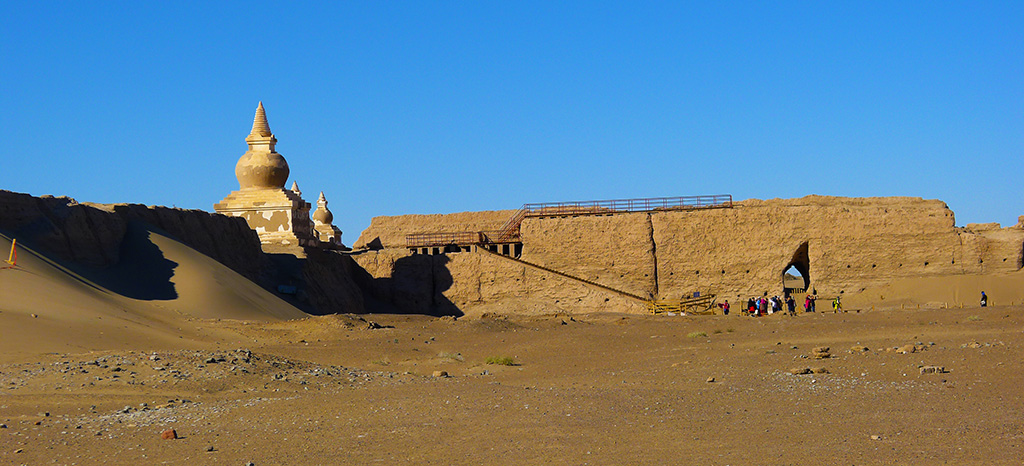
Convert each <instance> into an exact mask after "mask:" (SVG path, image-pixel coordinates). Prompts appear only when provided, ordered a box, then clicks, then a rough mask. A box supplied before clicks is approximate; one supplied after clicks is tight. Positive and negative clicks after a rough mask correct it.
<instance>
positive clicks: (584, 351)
mask: <svg viewBox="0 0 1024 466" xmlns="http://www.w3.org/2000/svg"><path fill="white" fill-rule="evenodd" d="M150 239H151V240H152V242H153V244H156V245H158V246H159V247H160V249H161V252H162V255H163V257H164V258H166V260H169V261H172V262H174V263H175V264H176V265H175V268H174V274H173V276H172V277H171V278H170V279H169V281H170V282H171V283H173V285H174V296H173V299H163V300H153V299H149V300H141V299H133V298H129V297H126V296H124V294H123V293H115V292H112V291H111V290H110V289H109V288H106V287H104V286H102V285H101V283H113V281H112V280H115V279H117V278H118V276H119V275H118V274H121V275H120V277H121V278H122V279H123V278H124V277H126V276H129V275H131V274H137V273H138V270H132V269H131V268H130V267H129V266H126V267H128V268H127V269H126V270H116V269H115V270H107V271H105V272H103V276H100V275H97V274H93V275H90V274H89V273H88V271H86V270H84V269H81V268H79V269H75V270H72V269H73V267H70V268H69V267H68V266H66V264H65V265H62V264H60V263H58V262H57V261H54V260H52V259H49V258H46V257H45V256H43V255H41V254H38V253H33V252H31V251H25V252H23V253H22V254H21V256H20V257H19V262H18V264H19V265H18V267H16V268H11V269H3V270H0V330H2V334H0V424H2V425H0V464H29V465H35V464H77V465H88V464H107V465H119V464H132V465H134V464H177V465H189V464H227V465H246V464H254V465H279V464H376V463H391V464H393V463H411V464H849V465H860V464H1021V463H1022V461H1024V399H1022V398H1024V395H1022V393H1024V392H1022V389H1021V387H1022V383H1024V372H1022V369H1021V361H1022V359H1024V349H1022V348H1024V306H1022V305H1020V303H1015V304H1010V303H1007V304H1002V305H1001V304H1000V302H999V296H998V294H995V293H990V294H992V299H993V303H994V304H995V305H993V306H990V307H987V308H980V307H976V306H973V305H967V306H965V307H963V308H961V307H959V306H949V305H948V303H933V304H927V305H923V306H920V307H918V306H917V305H906V304H897V303H899V302H900V301H899V300H898V299H897V298H898V297H899V296H914V295H915V294H921V293H925V292H926V291H927V289H928V287H935V289H940V288H949V287H952V286H957V285H956V283H955V282H956V280H955V279H950V280H946V281H943V280H940V279H929V281H928V283H922V282H914V281H912V282H908V283H904V284H902V285H901V284H893V285H890V286H888V288H887V289H886V290H885V293H887V296H888V299H887V301H886V302H885V303H884V304H885V306H884V307H883V306H882V303H877V304H872V303H871V300H870V299H866V298H862V299H860V301H858V299H857V298H856V297H851V298H850V299H849V300H848V305H847V306H848V307H847V312H844V313H832V312H831V309H828V305H827V304H828V303H827V302H826V301H821V302H819V306H818V307H819V312H818V313H814V314H810V313H800V314H798V315H796V316H788V315H780V314H776V315H771V316H766V317H760V318H752V317H746V316H743V315H740V314H739V313H737V312H735V311H734V312H733V314H732V315H728V316H723V315H715V316H696V315H687V316H680V315H657V316H655V315H636V314H624V313H614V312H611V313H600V314H572V313H549V314H541V315H531V316H523V315H510V314H502V313H500V312H490V313H487V314H477V315H467V316H465V317H461V318H458V319H454V318H451V317H442V318H436V317H429V316H417V315H382V314H375V315H359V316H357V315H332V316H316V317H310V316H304V315H302V314H301V313H300V312H297V310H296V309H294V308H291V307H290V306H288V305H287V304H285V303H284V302H282V301H280V300H277V299H276V298H274V296H273V295H271V294H269V293H267V292H266V291H264V290H262V289H260V288H259V287H256V286H255V285H253V284H252V283H250V282H248V281H246V280H245V279H244V278H241V277H240V276H238V275H237V274H234V273H233V272H231V271H230V270H228V269H226V268H225V267H223V266H221V265H220V264H218V263H216V262H215V261H212V260H210V259H208V258H206V257H205V256H202V255H200V254H197V253H195V252H194V251H191V250H189V249H188V248H185V247H183V246H182V245H181V244H180V243H176V242H175V241H173V240H170V239H168V238H164V237H160V236H159V235H157V234H155V233H154V234H152V236H151V237H150ZM6 247H9V243H4V242H3V241H0V249H3V250H6V249H5V248H6ZM128 265H130V264H128ZM999 280H1001V281H1000V283H1003V285H1002V286H1006V287H1009V286H1011V285H1012V284H1017V285H1020V284H1021V283H1024V280H1021V275H1020V274H1013V275H1008V276H1003V277H999ZM900 286H902V287H904V288H905V289H899V287H900ZM873 292H877V290H874V291H873ZM129 294H131V293H129ZM908 299H909V298H908ZM907 302H911V301H907ZM945 307H948V308H945ZM734 309H736V308H735V307H734ZM822 311H824V312H822ZM826 348H827V351H824V350H825V349H826ZM442 371H443V372H442ZM804 372H807V373H804ZM171 429H173V430H174V431H175V434H176V436H177V437H178V438H177V439H163V438H161V437H162V434H163V433H164V432H165V431H167V430H171Z"/></svg>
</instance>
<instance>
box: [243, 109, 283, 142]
mask: <svg viewBox="0 0 1024 466" xmlns="http://www.w3.org/2000/svg"><path fill="white" fill-rule="evenodd" d="M245 142H246V144H249V150H254V151H269V152H274V146H275V145H276V144H277V138H275V137H274V133H271V132H270V123H267V111H266V110H264V109H263V101H262V100H261V101H260V104H259V106H257V107H256V116H255V117H253V119H252V131H250V132H249V135H248V136H246V137H245Z"/></svg>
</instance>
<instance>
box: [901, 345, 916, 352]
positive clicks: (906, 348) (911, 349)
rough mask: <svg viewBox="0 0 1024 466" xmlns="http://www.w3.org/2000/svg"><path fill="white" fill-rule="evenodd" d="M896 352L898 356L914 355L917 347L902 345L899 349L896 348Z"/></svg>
mask: <svg viewBox="0 0 1024 466" xmlns="http://www.w3.org/2000/svg"><path fill="white" fill-rule="evenodd" d="M896 352H897V353H899V354H910V353H916V352H917V346H915V345H903V346H901V347H899V348H896Z"/></svg>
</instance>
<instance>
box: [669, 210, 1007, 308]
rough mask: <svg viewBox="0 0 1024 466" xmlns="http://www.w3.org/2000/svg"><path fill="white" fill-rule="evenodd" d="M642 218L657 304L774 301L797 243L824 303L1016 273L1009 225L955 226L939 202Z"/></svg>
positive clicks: (734, 211) (812, 284)
mask: <svg viewBox="0 0 1024 466" xmlns="http://www.w3.org/2000/svg"><path fill="white" fill-rule="evenodd" d="M652 220H653V222H654V232H655V243H656V244H657V256H658V257H657V263H658V277H659V290H660V292H661V293H662V295H663V296H665V295H667V296H673V295H677V294H680V293H683V292H685V291H686V290H690V289H709V290H712V291H715V292H718V293H719V294H723V295H726V296H728V295H730V294H740V295H743V296H749V295H751V294H761V293H763V292H768V293H769V294H778V293H781V291H782V280H781V279H782V274H783V272H784V270H785V269H786V268H788V266H789V265H791V264H793V263H794V262H795V260H796V261H798V260H799V258H798V257H796V256H798V255H799V254H798V252H799V251H800V249H801V247H802V245H804V244H806V253H807V262H808V263H807V264H806V265H807V266H808V267H807V268H808V270H807V272H808V274H809V278H810V286H811V287H812V288H816V289H817V291H818V293H819V294H823V295H827V296H832V295H836V294H839V293H841V292H844V293H851V292H859V291H861V290H863V289H864V288H867V287H869V286H874V285H879V284H884V283H886V282H888V281H891V280H893V279H896V278H904V277H921V276H939V275H958V274H981V273H994V272H1008V271H1014V270H1018V269H1020V267H1021V252H1022V251H1021V249H1022V240H1024V230H1021V229H1019V228H1016V227H1014V228H1007V229H1001V230H1000V231H998V232H995V231H993V232H988V233H981V232H974V231H972V230H970V229H967V228H957V227H955V226H954V217H953V212H952V211H950V210H949V208H948V207H947V206H946V205H945V203H943V202H941V201H937V200H923V199H920V198H906V197H900V198H895V197H890V198H836V197H824V196H808V197H804V198H801V199H784V200H778V199H777V200H770V201H760V200H748V201H743V202H740V203H737V204H736V207H735V208H733V209H720V210H707V211H695V212H667V213H657V214H653V215H652Z"/></svg>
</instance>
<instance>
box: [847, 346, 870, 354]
mask: <svg viewBox="0 0 1024 466" xmlns="http://www.w3.org/2000/svg"><path fill="white" fill-rule="evenodd" d="M868 351H871V349H870V348H868V347H867V346H861V345H856V346H851V347H850V352H851V353H867V352H868Z"/></svg>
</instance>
